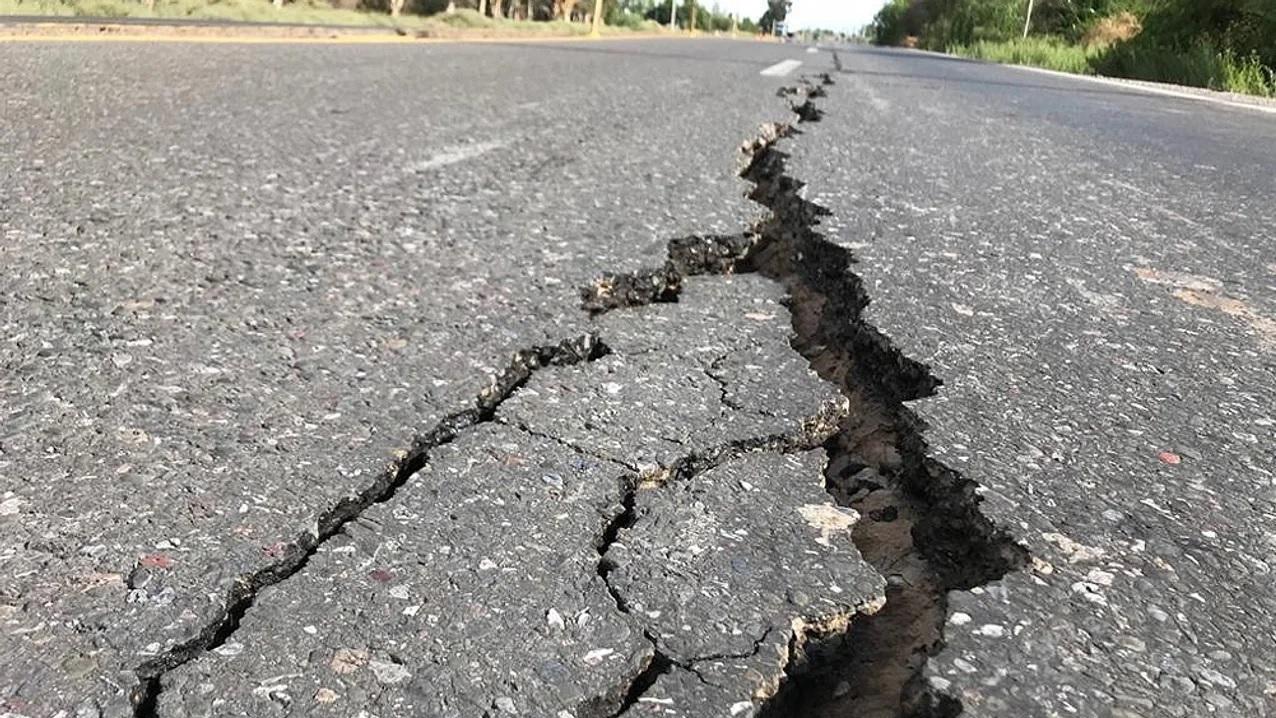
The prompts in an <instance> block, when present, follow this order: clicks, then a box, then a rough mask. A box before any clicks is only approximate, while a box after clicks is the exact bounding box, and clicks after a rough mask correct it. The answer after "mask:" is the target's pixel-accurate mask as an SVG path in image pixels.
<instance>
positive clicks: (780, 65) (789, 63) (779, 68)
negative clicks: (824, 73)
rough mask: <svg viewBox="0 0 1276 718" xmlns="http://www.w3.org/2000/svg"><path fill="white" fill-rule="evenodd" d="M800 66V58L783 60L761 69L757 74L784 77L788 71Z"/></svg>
mask: <svg viewBox="0 0 1276 718" xmlns="http://www.w3.org/2000/svg"><path fill="white" fill-rule="evenodd" d="M801 66H802V61H801V60H784V61H781V62H777V63H775V64H774V65H772V66H770V67H768V68H767V69H765V70H763V71H762V72H761V73H759V74H761V75H766V76H767V77H784V76H785V75H787V74H789V73H790V72H793V71H794V70H796V69H798V68H799V67H801Z"/></svg>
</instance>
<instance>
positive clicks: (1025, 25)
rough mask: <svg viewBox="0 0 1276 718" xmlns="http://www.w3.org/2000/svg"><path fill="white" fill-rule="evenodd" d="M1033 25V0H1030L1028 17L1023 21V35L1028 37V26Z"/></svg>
mask: <svg viewBox="0 0 1276 718" xmlns="http://www.w3.org/2000/svg"><path fill="white" fill-rule="evenodd" d="M1031 25H1032V0H1028V17H1027V18H1026V19H1025V20H1024V21H1023V37H1024V39H1025V40H1026V39H1028V28H1029V26H1031Z"/></svg>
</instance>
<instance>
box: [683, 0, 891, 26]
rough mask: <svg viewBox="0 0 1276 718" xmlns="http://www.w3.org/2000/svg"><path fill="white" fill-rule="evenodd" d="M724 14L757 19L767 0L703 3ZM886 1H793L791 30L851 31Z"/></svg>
mask: <svg viewBox="0 0 1276 718" xmlns="http://www.w3.org/2000/svg"><path fill="white" fill-rule="evenodd" d="M701 2H703V3H704V4H705V5H708V6H710V7H712V6H713V5H714V4H715V2H716V3H717V5H718V9H719V10H720V11H721V12H729V13H735V14H737V15H740V16H741V17H749V18H753V19H754V20H757V19H758V18H760V17H762V13H764V12H766V0H701ZM884 4H886V0H793V9H791V10H789V17H788V23H787V24H788V26H789V29H791V30H802V29H814V28H824V29H827V30H839V31H842V32H852V31H855V30H858V29H860V28H861V27H864V26H865V25H867V24H868V23H869V22H871V21H872V19H873V16H874V15H876V14H877V11H878V10H879V9H880V8H881V7H882V5H884Z"/></svg>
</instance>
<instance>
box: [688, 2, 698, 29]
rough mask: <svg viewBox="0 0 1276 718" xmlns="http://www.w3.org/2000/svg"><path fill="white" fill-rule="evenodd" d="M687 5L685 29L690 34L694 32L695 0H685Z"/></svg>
mask: <svg viewBox="0 0 1276 718" xmlns="http://www.w3.org/2000/svg"><path fill="white" fill-rule="evenodd" d="M687 5H688V6H689V7H688V8H687V9H688V12H687V30H688V32H689V33H690V34H692V35H694V34H696V0H687Z"/></svg>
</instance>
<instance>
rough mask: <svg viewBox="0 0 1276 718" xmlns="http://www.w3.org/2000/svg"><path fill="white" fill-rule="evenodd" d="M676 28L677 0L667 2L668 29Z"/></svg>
mask: <svg viewBox="0 0 1276 718" xmlns="http://www.w3.org/2000/svg"><path fill="white" fill-rule="evenodd" d="M676 27H678V0H669V29H670V30H673V29H674V28H676Z"/></svg>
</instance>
